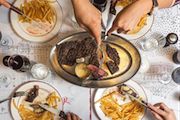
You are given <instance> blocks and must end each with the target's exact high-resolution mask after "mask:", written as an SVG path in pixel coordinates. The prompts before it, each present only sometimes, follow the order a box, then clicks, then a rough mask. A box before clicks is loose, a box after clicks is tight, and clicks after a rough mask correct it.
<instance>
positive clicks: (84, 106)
mask: <svg viewBox="0 0 180 120" xmlns="http://www.w3.org/2000/svg"><path fill="white" fill-rule="evenodd" d="M58 1H59V3H60V5H61V6H62V8H63V25H62V27H61V30H60V33H59V34H58V36H57V37H56V38H54V39H53V40H52V41H50V42H48V43H45V44H37V43H30V42H27V41H25V40H23V39H21V38H20V37H18V36H17V35H16V34H15V32H14V31H13V30H12V28H11V26H10V23H9V15H8V13H9V10H8V9H6V8H4V7H2V6H0V16H1V17H0V31H1V32H2V35H3V37H4V38H6V39H7V40H8V45H7V46H2V45H1V46H0V61H2V58H3V56H5V55H11V54H22V55H25V56H27V57H28V58H29V59H30V60H33V61H36V62H39V63H43V64H46V65H48V66H49V67H50V68H51V66H50V65H49V52H50V50H51V47H52V46H53V45H54V44H55V43H56V42H57V41H59V40H60V39H61V38H63V37H65V36H67V35H70V34H72V33H75V32H78V31H82V29H81V28H78V25H77V24H76V23H74V22H73V20H72V16H73V9H72V5H71V2H70V0H58ZM11 2H12V1H11ZM154 32H160V33H162V34H163V35H167V34H168V33H171V32H174V33H176V34H178V36H179V38H180V5H177V6H174V7H172V8H168V9H162V10H159V11H158V12H156V13H155V20H154V24H153V26H152V28H151V30H150V31H149V32H148V33H147V34H146V35H145V36H149V35H151V34H152V33H154ZM139 41H140V40H133V41H131V42H132V43H133V44H134V45H135V46H137V47H138V43H139ZM178 49H180V41H179V42H178V43H177V44H175V45H172V46H170V47H167V48H163V49H157V50H154V51H150V52H143V51H141V50H140V49H139V50H140V53H141V56H142V61H146V63H148V65H149V66H150V69H149V70H148V72H138V73H137V74H136V75H135V76H134V77H133V78H132V80H134V81H136V82H138V83H139V84H140V85H141V86H142V87H143V88H144V90H145V92H146V94H147V97H148V102H150V103H152V104H153V103H157V102H164V103H165V104H167V105H168V106H169V107H170V108H172V109H173V110H174V111H175V113H176V116H177V119H178V120H180V86H178V85H177V84H176V83H174V82H173V81H171V82H170V83H169V84H166V85H164V84H162V83H160V82H159V79H163V78H162V76H161V75H160V73H162V71H163V72H165V73H166V74H169V75H171V72H172V70H174V69H175V68H177V67H179V65H176V64H174V63H173V62H172V54H173V53H174V52H175V51H177V50H178ZM29 80H33V77H32V76H31V75H30V74H29V73H18V72H16V71H13V70H11V69H9V68H7V67H5V66H4V65H3V64H2V62H0V99H3V98H6V97H8V96H9V94H10V93H11V92H12V91H13V90H14V89H15V88H16V87H17V86H18V85H20V84H21V83H23V82H27V81H29ZM43 81H45V82H48V83H50V84H51V85H53V86H54V87H55V88H57V89H58V91H59V93H60V94H61V96H62V97H63V103H64V105H65V107H64V109H65V111H66V112H67V111H72V112H74V113H77V114H78V115H79V116H80V117H81V118H82V119H83V120H98V118H97V117H96V115H95V113H94V111H93V107H92V106H93V102H92V101H93V94H94V91H95V89H89V88H83V87H79V86H76V85H73V84H71V83H68V82H66V81H64V80H63V79H62V78H60V77H58V76H57V75H56V74H55V72H53V70H51V73H50V75H49V76H48V77H47V78H46V79H45V80H43ZM0 119H6V120H11V119H12V118H11V116H10V114H9V107H8V102H5V103H3V104H0ZM144 120H152V116H151V114H150V113H149V112H147V113H146V115H145V117H144Z"/></svg>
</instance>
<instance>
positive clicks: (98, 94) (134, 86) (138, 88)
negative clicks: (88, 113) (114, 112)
mask: <svg viewBox="0 0 180 120" xmlns="http://www.w3.org/2000/svg"><path fill="white" fill-rule="evenodd" d="M124 84H126V85H127V86H128V87H130V88H131V89H133V90H134V91H135V92H136V93H137V94H138V95H139V96H140V97H142V99H143V100H144V101H147V96H146V94H145V92H144V90H143V88H142V87H141V86H140V85H139V84H138V83H136V82H134V81H132V80H129V81H127V82H125V83H124ZM117 90H118V88H117V87H116V86H115V87H111V88H103V89H97V91H96V93H95V96H94V110H95V112H96V114H97V116H98V117H99V119H100V120H111V119H110V118H108V117H106V116H105V114H104V113H103V111H102V110H101V108H100V102H97V101H98V100H100V99H101V98H102V97H103V96H104V95H107V93H112V92H113V91H117ZM117 99H118V98H117ZM128 102H130V99H128V98H127V99H126V100H125V101H122V99H118V103H119V104H121V105H122V104H125V103H128ZM145 111H146V109H144V112H143V114H142V116H140V117H139V120H141V119H142V118H143V116H144V114H145Z"/></svg>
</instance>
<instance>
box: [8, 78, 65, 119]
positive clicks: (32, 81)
mask: <svg viewBox="0 0 180 120" xmlns="http://www.w3.org/2000/svg"><path fill="white" fill-rule="evenodd" d="M36 82H38V83H43V84H46V85H48V86H50V87H51V88H53V89H54V90H55V91H56V92H57V93H58V95H59V96H60V98H61V99H62V96H61V94H60V92H59V91H58V90H57V88H56V87H54V86H53V85H51V84H50V83H48V82H45V81H40V80H36V81H35V80H30V81H27V82H23V83H21V84H19V85H18V86H17V87H15V89H13V91H12V92H11V94H10V96H12V95H13V93H14V92H16V91H17V90H18V89H19V88H20V87H22V86H24V85H26V84H29V83H36ZM11 102H12V99H10V100H9V102H8V110H9V113H10V116H11V118H12V119H13V120H16V119H14V117H13V115H12V110H11ZM61 104H62V105H63V103H62V101H61Z"/></svg>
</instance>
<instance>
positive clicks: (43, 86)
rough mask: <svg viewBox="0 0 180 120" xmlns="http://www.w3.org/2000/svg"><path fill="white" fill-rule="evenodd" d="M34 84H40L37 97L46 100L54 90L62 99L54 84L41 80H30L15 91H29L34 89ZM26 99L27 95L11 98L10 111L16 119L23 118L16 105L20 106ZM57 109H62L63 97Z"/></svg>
mask: <svg viewBox="0 0 180 120" xmlns="http://www.w3.org/2000/svg"><path fill="white" fill-rule="evenodd" d="M34 85H38V86H39V95H38V96H37V97H36V99H38V100H44V99H46V98H47V97H48V95H49V94H50V93H52V92H55V93H56V95H58V96H59V98H60V99H61V96H60V94H59V92H58V91H57V90H56V89H55V88H54V87H53V86H51V85H49V84H48V83H45V82H40V81H30V82H27V83H24V84H22V85H20V86H19V87H18V88H17V89H16V90H15V91H14V92H18V91H28V90H30V89H32V88H33V86H34ZM24 99H25V96H23V97H16V98H13V99H11V100H10V104H9V105H10V113H11V116H12V118H13V119H14V120H22V119H21V117H20V115H19V112H18V110H17V108H16V106H17V107H18V106H20V104H21V103H22V102H23V101H24ZM14 104H15V105H16V106H15V105H14ZM57 109H58V110H59V111H60V110H62V99H61V101H60V102H59V103H58V108H57ZM55 120H58V118H57V117H55Z"/></svg>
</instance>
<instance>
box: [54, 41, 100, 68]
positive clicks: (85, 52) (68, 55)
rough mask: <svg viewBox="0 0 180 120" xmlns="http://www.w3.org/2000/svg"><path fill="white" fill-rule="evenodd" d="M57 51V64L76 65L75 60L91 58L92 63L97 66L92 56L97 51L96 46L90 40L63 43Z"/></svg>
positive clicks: (96, 61)
mask: <svg viewBox="0 0 180 120" xmlns="http://www.w3.org/2000/svg"><path fill="white" fill-rule="evenodd" d="M57 49H58V62H59V64H64V65H70V66H72V65H74V64H75V63H76V59H78V58H82V57H87V56H92V58H91V60H92V63H93V64H94V65H96V66H99V63H98V60H97V59H96V57H95V55H94V54H96V51H97V44H96V41H95V40H93V39H92V38H85V39H83V40H75V41H69V42H64V43H62V44H60V45H58V46H57Z"/></svg>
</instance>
